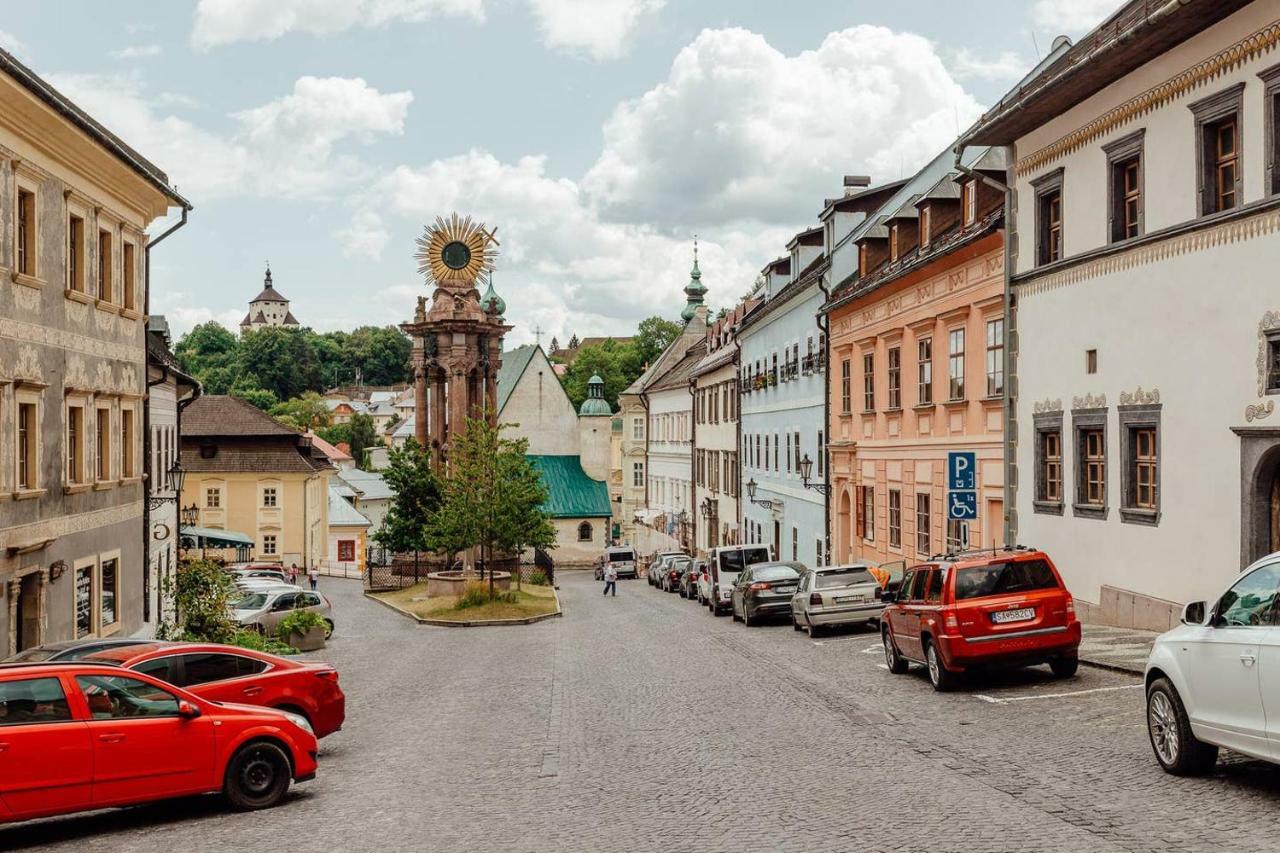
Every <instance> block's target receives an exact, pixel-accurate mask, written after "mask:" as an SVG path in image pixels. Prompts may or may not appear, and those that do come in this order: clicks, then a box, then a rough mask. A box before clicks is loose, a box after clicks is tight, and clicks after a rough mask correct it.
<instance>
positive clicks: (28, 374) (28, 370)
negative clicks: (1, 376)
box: [10, 346, 45, 385]
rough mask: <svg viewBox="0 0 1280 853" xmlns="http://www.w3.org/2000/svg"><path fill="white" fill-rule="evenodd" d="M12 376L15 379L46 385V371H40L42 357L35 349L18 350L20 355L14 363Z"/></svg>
mask: <svg viewBox="0 0 1280 853" xmlns="http://www.w3.org/2000/svg"><path fill="white" fill-rule="evenodd" d="M10 375H11V376H12V377H13V378H14V379H26V380H28V381H31V382H37V383H40V384H42V385H43V384H45V382H44V371H43V370H41V369H40V356H39V355H37V354H36V349H35V347H32V346H22V347H19V348H18V355H17V357H16V358H15V359H14V362H13V370H12V371H10Z"/></svg>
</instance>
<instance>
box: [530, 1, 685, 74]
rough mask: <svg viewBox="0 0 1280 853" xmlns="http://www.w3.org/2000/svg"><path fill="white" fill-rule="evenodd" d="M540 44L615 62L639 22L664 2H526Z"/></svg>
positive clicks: (656, 10) (663, 4)
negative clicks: (537, 29)
mask: <svg viewBox="0 0 1280 853" xmlns="http://www.w3.org/2000/svg"><path fill="white" fill-rule="evenodd" d="M529 5H530V7H531V10H532V11H533V14H534V17H535V18H536V19H537V21H538V27H539V29H540V30H541V31H542V38H543V42H544V43H545V44H546V45H547V46H548V47H552V48H564V49H567V50H570V51H581V52H583V53H586V54H587V55H588V56H590V57H591V58H592V59H596V60H604V59H616V58H618V57H619V56H621V55H622V54H623V53H624V52H625V49H626V41H627V38H628V37H629V36H630V35H631V33H632V31H633V30H634V29H635V28H636V26H637V25H638V24H639V22H640V20H641V18H643V17H644V16H646V15H652V14H655V13H657V12H658V11H659V10H661V9H662V7H663V6H665V5H666V0H529Z"/></svg>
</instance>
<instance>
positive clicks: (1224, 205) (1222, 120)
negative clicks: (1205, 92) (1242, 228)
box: [1188, 82, 1245, 215]
mask: <svg viewBox="0 0 1280 853" xmlns="http://www.w3.org/2000/svg"><path fill="white" fill-rule="evenodd" d="M1244 86H1245V84H1244V83H1243V82H1241V83H1237V84H1236V85H1234V86H1230V87H1228V88H1226V89H1223V90H1222V91H1220V92H1217V93H1216V94H1213V95H1210V96H1209V97H1207V98H1202V99H1201V100H1199V101H1197V102H1195V103H1194V104H1189V105H1188V108H1189V109H1190V110H1191V113H1192V115H1194V116H1195V123H1196V141H1197V165H1198V167H1199V174H1198V185H1199V186H1198V188H1199V193H1200V213H1201V215H1207V214H1210V213H1220V212H1222V211H1224V210H1231V209H1232V208H1234V207H1236V206H1238V205H1239V204H1240V202H1241V199H1240V191H1241V179H1242V175H1241V170H1240V153H1241V152H1240V120H1241V116H1242V114H1243V110H1242V105H1243V96H1244Z"/></svg>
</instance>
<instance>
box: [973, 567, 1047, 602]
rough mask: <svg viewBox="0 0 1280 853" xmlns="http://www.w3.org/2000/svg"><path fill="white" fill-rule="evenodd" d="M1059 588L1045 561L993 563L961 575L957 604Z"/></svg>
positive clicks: (974, 568)
mask: <svg viewBox="0 0 1280 853" xmlns="http://www.w3.org/2000/svg"><path fill="white" fill-rule="evenodd" d="M1057 586H1058V579H1057V578H1056V577H1055V576H1054V574H1053V569H1051V568H1049V564H1048V563H1047V562H1045V561H1044V560H1019V561H1017V562H1014V563H992V564H991V565H989V566H974V567H973V568H969V569H960V571H959V572H957V574H956V601H962V600H964V599H969V598H985V597H987V596H989V595H1007V594H1009V593H1014V592H1030V591H1032V590H1036V589H1055V588H1056V587H1057Z"/></svg>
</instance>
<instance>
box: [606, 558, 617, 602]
mask: <svg viewBox="0 0 1280 853" xmlns="http://www.w3.org/2000/svg"><path fill="white" fill-rule="evenodd" d="M610 592H612V593H613V595H614V597H615V598H616V597H617V595H618V570H617V569H616V568H614V566H613V564H612V563H609V564H608V565H606V566H605V567H604V594H605V595H608V594H609V593H610Z"/></svg>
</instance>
